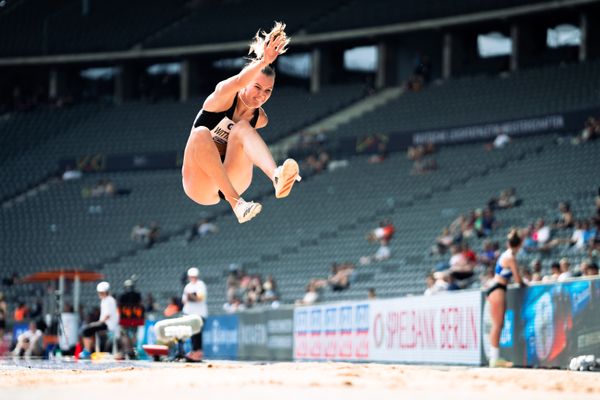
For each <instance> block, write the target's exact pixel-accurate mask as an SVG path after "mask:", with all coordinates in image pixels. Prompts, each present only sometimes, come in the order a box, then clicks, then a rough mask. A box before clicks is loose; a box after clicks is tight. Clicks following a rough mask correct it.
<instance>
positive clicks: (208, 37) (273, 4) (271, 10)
mask: <svg viewBox="0 0 600 400" xmlns="http://www.w3.org/2000/svg"><path fill="white" fill-rule="evenodd" d="M343 3H344V1H342V0H325V1H323V0H307V1H303V2H287V3H282V2H279V1H275V0H266V1H261V2H259V3H257V2H252V1H241V2H236V3H233V2H215V3H213V4H207V5H206V6H204V7H201V8H198V9H196V10H195V11H194V12H193V13H192V14H190V15H189V16H187V17H186V18H184V19H182V20H181V21H180V22H179V23H178V24H174V25H172V26H171V27H170V28H169V29H165V30H163V31H161V32H159V33H158V34H156V35H154V36H152V37H150V38H148V39H147V40H146V41H145V42H144V46H145V47H169V46H184V45H195V44H203V43H223V42H233V41H249V40H250V39H251V38H252V37H253V36H254V34H255V33H256V31H257V29H258V28H261V29H265V30H268V29H269V28H270V27H271V26H273V21H284V22H285V23H286V24H287V32H288V33H290V34H293V33H295V32H297V31H298V30H299V29H300V28H301V27H302V26H303V25H305V24H306V23H307V22H308V21H311V20H313V19H316V18H319V17H321V16H322V15H324V14H325V13H327V12H330V11H331V10H335V9H337V7H338V6H339V5H340V4H343ZM225 16H226V19H225ZM224 24H226V25H227V27H228V28H229V29H223V26H224Z"/></svg>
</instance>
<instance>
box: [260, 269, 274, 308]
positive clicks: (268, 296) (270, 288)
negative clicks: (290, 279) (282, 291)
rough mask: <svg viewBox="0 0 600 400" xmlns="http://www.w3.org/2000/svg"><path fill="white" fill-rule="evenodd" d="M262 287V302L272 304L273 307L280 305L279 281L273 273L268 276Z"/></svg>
mask: <svg viewBox="0 0 600 400" xmlns="http://www.w3.org/2000/svg"><path fill="white" fill-rule="evenodd" d="M262 288H263V292H262V295H261V298H260V301H261V302H262V303H267V304H270V305H271V307H278V306H279V293H278V292H277V283H276V282H275V279H274V278H273V276H272V275H269V276H267V279H266V280H265V282H264V283H263V287H262Z"/></svg>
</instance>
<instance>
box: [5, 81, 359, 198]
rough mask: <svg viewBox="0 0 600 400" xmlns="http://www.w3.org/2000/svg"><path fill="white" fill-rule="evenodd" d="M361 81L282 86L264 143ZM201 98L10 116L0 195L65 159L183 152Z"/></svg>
mask: <svg viewBox="0 0 600 400" xmlns="http://www.w3.org/2000/svg"><path fill="white" fill-rule="evenodd" d="M362 95H363V92H362V87H361V86H360V85H353V84H350V85H341V86H332V87H326V88H324V89H323V91H322V92H321V93H319V94H318V95H312V94H310V93H309V92H307V91H305V90H302V89H297V88H293V87H291V88H281V89H279V88H277V89H276V90H275V91H274V93H273V96H272V98H271V100H270V102H269V103H267V104H266V105H265V107H264V108H265V110H266V112H267V114H268V116H269V125H267V127H265V128H264V129H263V130H261V134H262V135H263V137H264V138H265V140H266V141H267V142H269V143H270V142H273V141H275V140H276V139H278V138H281V137H284V136H286V135H289V134H290V133H292V132H294V131H296V130H299V129H301V128H302V127H304V126H306V125H308V124H310V123H311V122H313V121H314V120H315V119H318V118H322V117H324V116H326V115H329V114H330V113H332V112H334V111H335V110H337V109H339V108H341V107H343V106H345V105H347V104H349V103H351V102H354V101H356V100H358V99H359V98H360V97H361V96H362ZM201 101H202V99H194V100H192V101H188V102H185V103H177V102H158V103H153V104H149V103H145V102H134V103H127V104H124V105H121V106H102V105H77V106H74V107H72V108H70V109H65V110H38V111H34V112H30V113H27V114H12V115H10V116H9V117H8V119H7V120H6V121H0V126H1V127H2V128H3V131H4V128H5V129H6V130H5V131H6V132H7V135H6V136H4V135H2V137H0V144H3V143H6V144H8V143H10V144H11V145H10V146H2V147H0V165H2V167H3V171H4V172H5V176H6V179H4V180H3V185H2V189H1V190H0V198H2V197H6V196H10V195H12V194H14V193H15V192H20V191H23V190H24V189H26V188H28V187H30V186H31V184H35V183H37V182H39V181H40V180H42V179H43V178H45V177H46V176H47V175H48V173H50V172H55V171H56V169H57V162H58V160H60V159H61V158H73V157H78V156H83V155H93V154H131V153H149V152H159V151H182V150H183V148H184V147H185V143H186V140H187V137H188V135H189V132H190V128H191V126H192V123H193V121H194V118H195V116H196V114H197V112H198V110H199V109H200V108H201Z"/></svg>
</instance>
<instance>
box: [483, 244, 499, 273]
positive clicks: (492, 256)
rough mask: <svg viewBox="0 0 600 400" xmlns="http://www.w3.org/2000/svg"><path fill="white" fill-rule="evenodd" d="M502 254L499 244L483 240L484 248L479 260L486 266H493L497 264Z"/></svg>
mask: <svg viewBox="0 0 600 400" xmlns="http://www.w3.org/2000/svg"><path fill="white" fill-rule="evenodd" d="M499 256H500V252H499V251H498V247H497V244H495V243H494V242H492V241H491V240H484V241H483V250H482V251H481V253H479V262H480V263H481V264H482V265H484V266H486V267H493V266H495V265H496V260H497V259H498V257H499Z"/></svg>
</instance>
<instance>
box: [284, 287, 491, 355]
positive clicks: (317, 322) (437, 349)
mask: <svg viewBox="0 0 600 400" xmlns="http://www.w3.org/2000/svg"><path fill="white" fill-rule="evenodd" d="M294 359H296V360H349V361H351V360H361V361H392V362H414V363H418V362H428V363H444V364H471V365H479V364H480V362H481V293H480V292H479V291H469V292H453V293H447V294H440V295H436V296H428V297H424V296H418V297H404V298H399V299H390V300H376V301H370V302H346V303H336V304H323V305H318V306H311V307H299V308H296V309H295V310H294Z"/></svg>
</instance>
